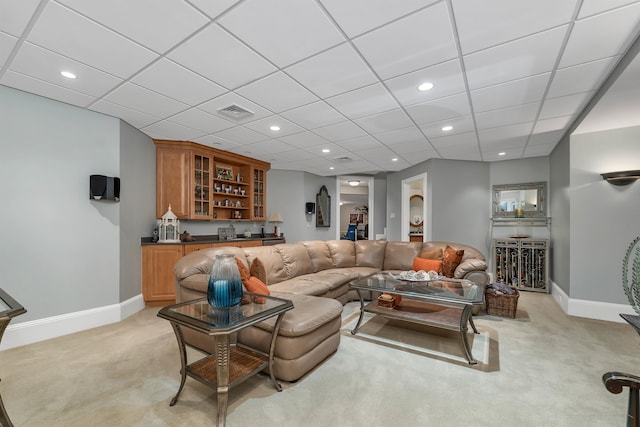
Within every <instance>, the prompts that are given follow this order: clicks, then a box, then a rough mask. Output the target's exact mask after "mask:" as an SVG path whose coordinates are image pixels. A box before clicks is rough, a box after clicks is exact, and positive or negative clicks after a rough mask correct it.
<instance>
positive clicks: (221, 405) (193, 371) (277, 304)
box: [158, 293, 293, 426]
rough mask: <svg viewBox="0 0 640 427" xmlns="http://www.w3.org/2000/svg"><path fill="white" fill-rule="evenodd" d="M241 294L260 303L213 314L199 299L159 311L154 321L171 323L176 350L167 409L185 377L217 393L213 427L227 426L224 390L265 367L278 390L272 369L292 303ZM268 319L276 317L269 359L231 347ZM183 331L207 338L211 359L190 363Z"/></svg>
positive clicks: (237, 345) (262, 355) (211, 308)
mask: <svg viewBox="0 0 640 427" xmlns="http://www.w3.org/2000/svg"><path fill="white" fill-rule="evenodd" d="M245 294H246V295H250V296H253V297H256V298H261V299H262V301H264V304H259V303H256V302H254V298H253V297H252V298H249V299H250V300H251V302H250V303H247V304H241V305H238V306H235V307H231V308H229V309H217V308H213V307H211V306H210V305H209V303H208V302H207V299H206V298H200V299H197V300H193V301H187V302H182V303H179V304H174V305H171V306H168V307H164V308H162V309H161V310H160V311H159V312H158V317H161V318H163V319H166V320H168V321H169V322H171V326H172V327H173V331H174V332H175V335H176V339H177V340H178V349H179V351H180V362H181V369H180V374H181V380H180V387H179V388H178V392H177V393H176V395H175V396H174V397H173V399H171V402H170V403H169V406H173V405H175V404H176V402H177V401H178V397H179V396H180V393H181V392H182V389H183V387H184V384H185V380H186V378H187V376H190V377H192V378H194V379H196V380H198V381H200V382H201V383H203V384H206V385H208V386H210V387H213V388H215V389H216V391H217V401H218V414H217V420H216V425H218V426H224V425H225V422H226V417H227V404H228V393H229V389H230V388H231V387H233V386H235V385H237V384H239V383H241V382H242V381H244V380H246V379H247V378H249V377H251V376H253V375H255V374H257V373H259V372H261V371H262V370H263V369H264V368H266V367H269V371H270V376H271V381H272V382H273V385H274V386H275V388H276V390H278V391H282V386H281V385H280V383H278V381H277V380H276V378H275V376H274V375H273V369H271V364H272V362H273V356H274V352H275V342H276V338H277V336H278V331H279V329H280V323H281V321H282V315H283V314H284V313H285V312H286V311H288V310H291V309H292V308H293V303H292V302H291V301H289V300H285V299H281V298H275V297H271V296H262V295H260V296H255V295H252V294H249V293H245ZM273 316H278V318H277V319H276V322H275V326H274V328H273V331H272V334H271V344H270V346H269V353H268V354H266V353H263V352H261V351H258V350H256V349H252V348H248V347H245V346H242V345H241V344H238V343H233V342H232V341H233V339H232V336H233V335H234V334H235V333H236V332H238V331H239V330H241V329H243V328H246V327H248V326H251V325H255V324H256V323H259V322H261V321H263V320H266V319H268V318H270V317H273ZM183 327H186V328H190V329H193V330H196V331H198V332H202V333H204V334H207V335H209V336H211V337H212V338H213V343H214V354H211V355H207V356H205V357H203V358H201V359H199V360H197V361H195V362H192V363H189V362H188V360H187V350H186V345H187V344H186V343H185V340H184V336H183V334H182V328H183Z"/></svg>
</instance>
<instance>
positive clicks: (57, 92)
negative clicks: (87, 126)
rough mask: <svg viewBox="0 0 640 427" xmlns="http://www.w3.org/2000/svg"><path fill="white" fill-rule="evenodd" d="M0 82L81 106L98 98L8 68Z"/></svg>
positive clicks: (89, 103)
mask: <svg viewBox="0 0 640 427" xmlns="http://www.w3.org/2000/svg"><path fill="white" fill-rule="evenodd" d="M0 84H3V85H5V86H9V87H13V88H16V89H20V90H23V91H25V92H30V93H35V94H36V95H40V96H44V97H45V98H51V99H56V100H58V101H62V102H66V103H68V104H72V105H78V106H80V107H87V106H88V105H91V103H92V102H94V101H95V100H96V98H94V97H92V96H89V95H85V94H84V93H80V92H76V91H74V90H71V89H67V88H64V87H62V86H57V85H54V84H51V83H48V82H44V81H42V80H38V79H35V78H33V77H29V76H25V75H24V74H20V73H16V72H13V71H11V70H8V71H7V72H6V73H5V74H4V75H3V76H2V79H0Z"/></svg>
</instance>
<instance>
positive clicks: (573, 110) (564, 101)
mask: <svg viewBox="0 0 640 427" xmlns="http://www.w3.org/2000/svg"><path fill="white" fill-rule="evenodd" d="M592 96H593V92H582V93H577V94H575V95H567V96H561V97H558V98H547V99H546V100H545V101H544V104H543V105H542V109H541V110H540V119H550V118H552V117H559V116H567V115H573V114H577V113H579V112H580V111H581V110H582V108H583V107H584V105H585V104H586V103H587V101H588V100H589V99H590V98H591V97H592Z"/></svg>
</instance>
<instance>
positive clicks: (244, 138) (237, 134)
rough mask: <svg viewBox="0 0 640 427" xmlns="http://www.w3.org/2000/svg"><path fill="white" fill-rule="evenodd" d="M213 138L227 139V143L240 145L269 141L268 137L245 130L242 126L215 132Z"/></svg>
mask: <svg viewBox="0 0 640 427" xmlns="http://www.w3.org/2000/svg"><path fill="white" fill-rule="evenodd" d="M214 136H217V137H218V138H223V139H228V140H229V141H233V142H235V143H237V144H240V145H247V144H253V143H254V142H260V141H265V140H267V139H269V138H268V137H266V136H264V135H262V134H260V133H258V132H256V131H253V130H251V129H247V128H245V127H242V126H236V127H234V128H230V129H225V130H223V131H220V132H216V133H215V134H214Z"/></svg>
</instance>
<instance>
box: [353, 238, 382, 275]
mask: <svg viewBox="0 0 640 427" xmlns="http://www.w3.org/2000/svg"><path fill="white" fill-rule="evenodd" d="M386 246H387V245H386V242H385V241H384V240H358V241H356V242H355V247H356V266H358V267H375V268H378V269H379V268H380V266H381V265H382V263H383V261H384V249H385V247H386Z"/></svg>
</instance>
